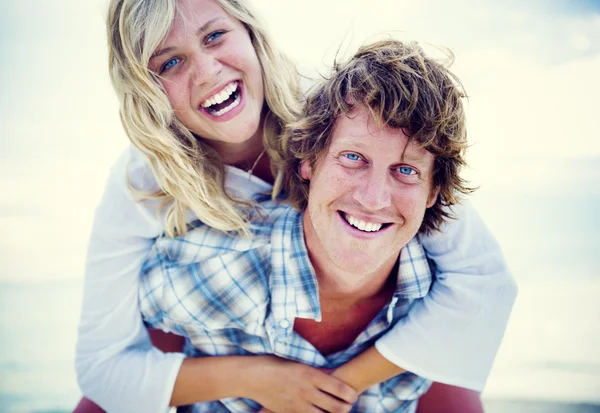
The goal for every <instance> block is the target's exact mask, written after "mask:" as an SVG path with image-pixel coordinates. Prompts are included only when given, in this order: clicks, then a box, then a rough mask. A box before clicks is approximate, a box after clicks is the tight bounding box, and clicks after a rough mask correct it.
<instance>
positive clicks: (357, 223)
mask: <svg viewBox="0 0 600 413" xmlns="http://www.w3.org/2000/svg"><path fill="white" fill-rule="evenodd" d="M345 216H346V221H348V223H349V224H350V225H352V226H353V227H355V228H358V229H360V230H361V231H365V232H375V231H379V230H380V229H381V227H382V226H383V224H378V223H375V222H365V221H361V220H360V219H358V218H354V217H353V216H352V215H348V214H345Z"/></svg>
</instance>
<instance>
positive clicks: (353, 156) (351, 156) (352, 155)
mask: <svg viewBox="0 0 600 413" xmlns="http://www.w3.org/2000/svg"><path fill="white" fill-rule="evenodd" d="M344 156H345V157H346V158H347V159H349V160H351V161H360V156H358V155H357V154H355V153H347V154H346V155H344Z"/></svg>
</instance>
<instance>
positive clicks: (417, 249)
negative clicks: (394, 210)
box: [394, 235, 432, 299]
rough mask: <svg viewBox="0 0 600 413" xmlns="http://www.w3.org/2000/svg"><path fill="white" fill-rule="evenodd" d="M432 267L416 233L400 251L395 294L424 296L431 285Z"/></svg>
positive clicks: (412, 297)
mask: <svg viewBox="0 0 600 413" xmlns="http://www.w3.org/2000/svg"><path fill="white" fill-rule="evenodd" d="M431 281H432V278H431V269H430V268H429V262H428V261H427V256H426V255H425V250H424V249H423V245H422V244H421V241H420V240H419V237H418V236H417V235H415V236H414V237H413V238H412V239H411V240H410V241H409V242H408V244H406V245H405V246H404V248H402V251H400V264H399V265H398V280H397V284H396V292H395V294H394V295H395V296H397V297H400V298H405V299H417V298H423V297H424V296H425V295H426V294H427V293H428V292H429V288H430V287H431Z"/></svg>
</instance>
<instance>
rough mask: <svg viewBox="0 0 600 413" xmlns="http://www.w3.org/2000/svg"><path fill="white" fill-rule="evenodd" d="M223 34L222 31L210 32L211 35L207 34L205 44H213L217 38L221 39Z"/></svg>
mask: <svg viewBox="0 0 600 413" xmlns="http://www.w3.org/2000/svg"><path fill="white" fill-rule="evenodd" d="M224 33H225V32H223V31H218V32H212V33H211V34H209V35H208V36H206V43H210V42H214V41H215V40H217V39H218V38H219V37H221V36H222V35H223V34H224Z"/></svg>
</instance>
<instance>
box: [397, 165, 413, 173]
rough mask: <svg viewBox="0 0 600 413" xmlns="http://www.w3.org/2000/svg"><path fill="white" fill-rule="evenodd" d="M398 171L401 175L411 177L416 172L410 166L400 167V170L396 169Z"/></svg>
mask: <svg viewBox="0 0 600 413" xmlns="http://www.w3.org/2000/svg"><path fill="white" fill-rule="evenodd" d="M398 170H399V171H400V173H401V174H402V175H413V174H415V173H416V171H415V170H414V169H413V168H411V167H410V166H401V167H400V168H398Z"/></svg>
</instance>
